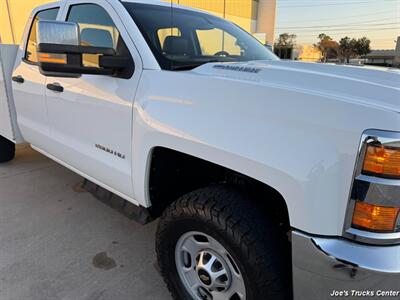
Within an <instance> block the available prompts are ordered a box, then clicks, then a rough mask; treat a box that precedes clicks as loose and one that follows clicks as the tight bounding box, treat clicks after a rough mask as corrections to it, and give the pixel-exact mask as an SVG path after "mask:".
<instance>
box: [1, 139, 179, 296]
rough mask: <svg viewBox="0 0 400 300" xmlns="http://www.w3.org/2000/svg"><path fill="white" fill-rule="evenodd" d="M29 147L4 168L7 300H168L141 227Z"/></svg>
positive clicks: (146, 229)
mask: <svg viewBox="0 0 400 300" xmlns="http://www.w3.org/2000/svg"><path fill="white" fill-rule="evenodd" d="M81 181H82V178H81V177H79V176H77V175H75V174H74V173H72V172H70V171H69V170H67V169H65V168H64V167H62V166H60V165H58V164H56V163H54V162H52V161H50V160H49V159H47V158H45V157H43V156H42V155H40V154H38V153H37V152H35V151H33V150H31V149H30V148H29V147H28V146H22V147H18V150H17V156H16V159H15V160H14V161H12V162H10V163H7V164H2V165H0V300H55V299H57V300H59V299H60V300H136V299H137V300H147V299H151V300H153V299H154V300H155V299H160V300H164V299H165V300H168V299H171V298H170V296H169V294H168V291H167V289H166V287H165V285H164V283H163V281H162V279H161V277H160V275H159V274H158V273H157V271H156V269H155V267H154V264H155V261H156V258H155V251H154V234H155V230H156V225H157V224H156V223H152V224H149V225H146V226H141V225H139V224H137V223H135V222H134V221H131V220H129V219H127V218H126V217H124V216H122V215H121V214H119V213H118V212H116V211H114V210H112V209H111V208H109V207H108V206H106V205H105V204H103V203H102V202H100V201H98V200H96V199H95V198H94V197H93V196H91V195H90V194H89V193H86V192H84V191H82V190H81V189H80V188H79V183H80V182H81Z"/></svg>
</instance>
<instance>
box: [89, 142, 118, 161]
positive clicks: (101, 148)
mask: <svg viewBox="0 0 400 300" xmlns="http://www.w3.org/2000/svg"><path fill="white" fill-rule="evenodd" d="M95 146H96V148H97V149H100V150H102V151H104V152H107V153H109V154H112V155H114V156H116V157H119V158H121V159H125V155H124V154H121V153H119V152H117V151H115V150H113V149H110V148H107V147H105V146H102V145H100V144H96V145H95Z"/></svg>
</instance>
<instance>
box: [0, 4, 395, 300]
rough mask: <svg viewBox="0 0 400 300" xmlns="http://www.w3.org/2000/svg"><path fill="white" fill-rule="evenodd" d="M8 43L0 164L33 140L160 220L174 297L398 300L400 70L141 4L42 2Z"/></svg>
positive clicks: (140, 215)
mask: <svg viewBox="0 0 400 300" xmlns="http://www.w3.org/2000/svg"><path fill="white" fill-rule="evenodd" d="M0 54H1V77H0V79H1V82H0V135H1V136H2V137H0V161H1V162H6V161H10V160H12V158H13V157H14V153H15V143H22V142H26V143H29V144H30V145H31V146H32V147H33V148H34V149H35V150H37V151H39V152H41V153H43V154H44V155H46V156H48V157H50V158H51V159H53V160H55V161H56V162H58V163H60V164H62V165H64V166H66V167H67V168H69V169H71V170H73V171H75V172H76V173H78V174H80V175H82V176H83V177H84V178H86V179H87V180H88V181H86V184H85V186H86V188H87V189H89V190H91V191H93V193H94V194H96V195H97V196H98V197H99V198H101V199H103V200H104V201H106V202H107V203H109V204H110V205H111V206H113V207H115V208H117V209H119V210H120V211H121V212H123V213H124V214H126V215H129V216H131V217H133V218H136V219H137V220H139V221H140V222H142V223H146V222H150V221H152V220H155V219H157V218H159V217H160V221H159V227H158V232H157V237H156V239H157V242H156V248H157V249H156V250H157V256H158V262H159V266H160V270H161V274H162V275H163V277H164V278H165V281H166V283H167V285H168V288H169V289H170V291H171V293H172V295H173V297H174V298H175V299H208V300H211V299H212V300H221V299H227V300H237V299H249V300H258V299H277V300H280V299H305V300H311V299H316V300H320V299H328V298H331V297H332V296H337V297H341V296H342V297H346V298H352V297H353V298H357V297H360V295H361V296H362V295H365V294H366V293H368V295H370V296H371V295H372V296H374V297H377V298H385V297H386V298H393V297H395V298H397V297H399V296H400V290H399V289H400V288H399V287H400V217H399V212H400V73H399V72H398V70H397V71H396V70H389V69H371V68H366V67H350V66H347V67H346V66H334V65H325V64H307V63H299V62H285V61H280V60H279V59H277V58H276V57H275V56H274V55H273V54H272V53H271V52H270V51H269V50H267V49H266V48H265V47H264V46H263V45H261V44H260V43H259V42H258V41H257V40H255V39H254V38H253V37H252V36H250V35H249V34H247V33H246V32H245V31H243V30H241V29H240V28H239V27H237V26H236V25H234V24H232V23H230V22H228V21H226V20H223V19H220V18H218V17H215V16H213V15H210V14H207V13H204V12H200V11H196V10H193V9H189V8H184V7H181V6H176V5H171V4H164V3H161V2H160V3H156V2H151V3H149V2H148V1H141V0H134V1H132V0H122V1H117V0H66V1H61V2H56V3H53V4H49V5H45V6H41V7H39V8H37V9H35V10H34V11H33V13H32V16H31V17H30V20H29V23H28V24H27V27H26V30H25V34H24V36H23V41H22V43H21V45H20V46H19V47H16V46H14V47H13V46H6V45H1V52H0ZM99 190H100V191H102V192H101V193H99V192H98V191H99ZM96 191H97V193H96ZM100 194H101V195H100ZM132 255H135V254H134V253H132Z"/></svg>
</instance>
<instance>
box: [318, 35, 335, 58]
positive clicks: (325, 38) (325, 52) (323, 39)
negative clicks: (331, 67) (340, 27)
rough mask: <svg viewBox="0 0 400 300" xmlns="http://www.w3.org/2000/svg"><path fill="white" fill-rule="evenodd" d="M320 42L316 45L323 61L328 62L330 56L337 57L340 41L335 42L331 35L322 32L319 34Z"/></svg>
mask: <svg viewBox="0 0 400 300" xmlns="http://www.w3.org/2000/svg"><path fill="white" fill-rule="evenodd" d="M318 39H319V42H318V43H317V44H314V47H315V48H317V49H318V50H319V51H320V52H321V54H322V61H323V62H326V61H327V60H328V58H336V57H337V50H338V43H337V42H335V41H334V40H333V39H332V38H331V37H330V36H329V35H326V34H325V33H321V34H319V35H318Z"/></svg>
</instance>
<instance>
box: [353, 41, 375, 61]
mask: <svg viewBox="0 0 400 300" xmlns="http://www.w3.org/2000/svg"><path fill="white" fill-rule="evenodd" d="M370 52H371V41H370V40H369V39H367V38H366V37H365V36H364V37H362V38H360V39H358V40H357V41H356V43H355V45H354V53H355V54H356V55H357V56H359V57H361V56H364V55H367V54H368V53H370Z"/></svg>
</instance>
